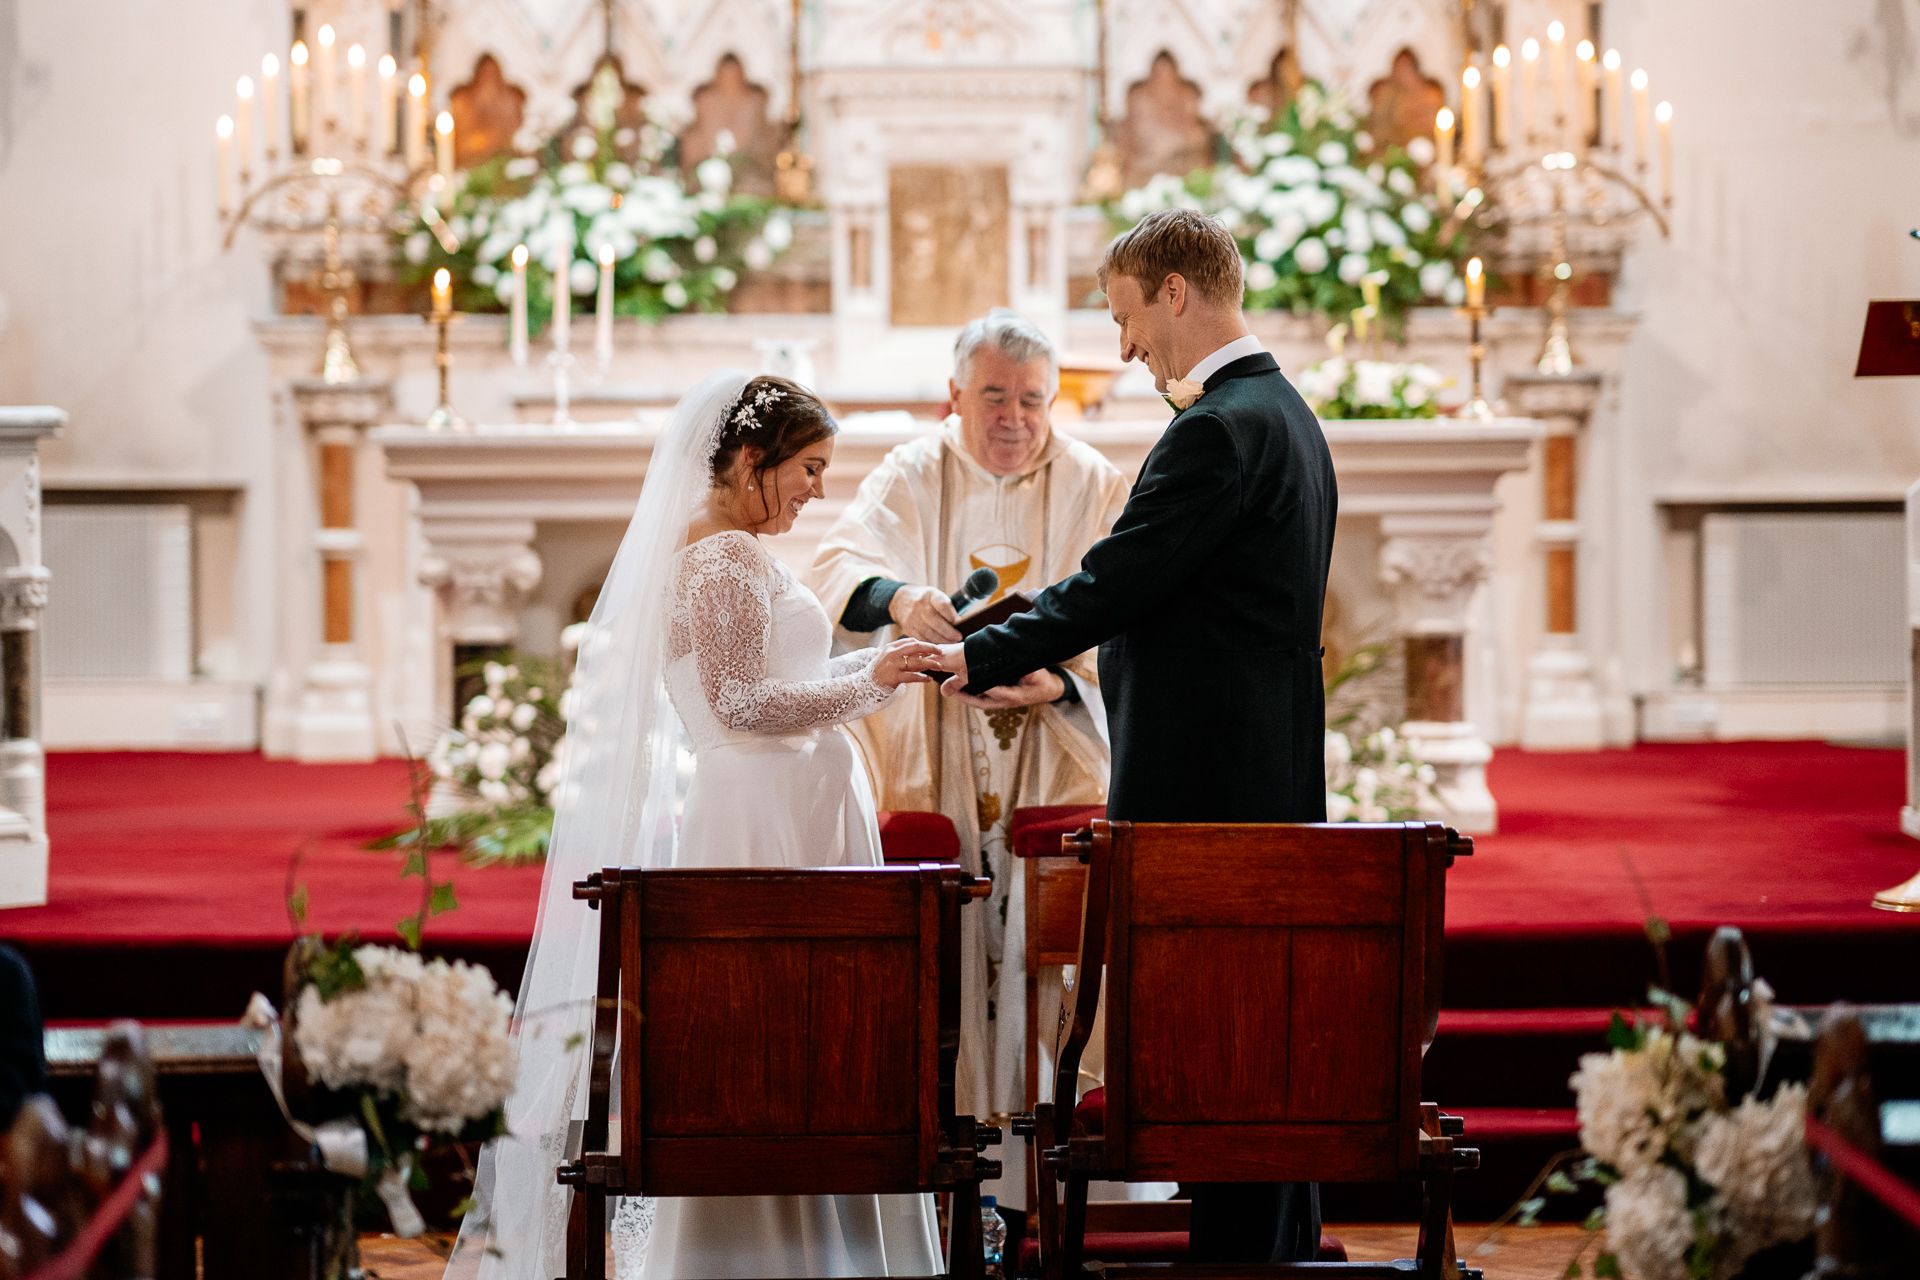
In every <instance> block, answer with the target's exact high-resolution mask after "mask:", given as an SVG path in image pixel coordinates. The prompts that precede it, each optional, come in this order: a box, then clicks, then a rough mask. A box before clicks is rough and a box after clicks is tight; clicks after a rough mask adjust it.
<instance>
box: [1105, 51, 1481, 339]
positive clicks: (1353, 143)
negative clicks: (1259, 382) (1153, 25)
mask: <svg viewBox="0 0 1920 1280" xmlns="http://www.w3.org/2000/svg"><path fill="white" fill-rule="evenodd" d="M1222 132H1223V135H1224V139H1225V142H1226V145H1227V149H1228V151H1229V152H1230V154H1231V157H1232V160H1231V162H1229V163H1222V164H1219V165H1217V166H1215V167H1213V168H1210V169H1199V170H1195V171H1194V172H1193V173H1191V174H1188V175H1187V176H1186V177H1184V178H1179V177H1174V176H1171V175H1167V174H1161V175H1157V176H1155V177H1153V178H1151V179H1149V180H1148V181H1147V183H1146V185H1144V186H1142V187H1137V188H1135V189H1133V190H1131V191H1128V192H1126V193H1124V194H1123V195H1122V196H1121V197H1120V198H1119V199H1118V200H1117V201H1116V202H1115V203H1114V204H1113V205H1111V206H1110V207H1109V215H1110V217H1111V218H1112V220H1113V221H1114V223H1115V225H1116V228H1125V227H1128V226H1131V225H1133V224H1134V223H1136V222H1138V221H1140V219H1141V218H1143V217H1145V216H1146V215H1147V214H1149V213H1151V212H1153V211H1155V210H1156V209H1167V208H1176V207H1182V208H1192V209H1200V210H1204V211H1206V212H1208V213H1211V214H1212V215H1213V216H1214V217H1216V218H1217V219H1219V220H1220V222H1221V223H1222V224H1223V225H1225V226H1226V228H1227V229H1228V230H1230V231H1232V232H1233V234H1234V237H1235V238H1236V239H1237V240H1238V241H1239V242H1240V250H1241V255H1242V257H1243V258H1245V259H1246V263H1247V267H1246V290H1247V292H1246V303H1245V305H1246V307H1247V308H1248V309H1249V310H1290V311H1294V312H1298V313H1307V312H1318V313H1319V314H1321V315H1324V316H1327V317H1329V318H1333V319H1344V318H1346V317H1347V316H1348V315H1350V314H1351V313H1352V312H1354V311H1355V310H1357V309H1359V308H1360V307H1362V306H1363V305H1365V304H1366V302H1367V301H1368V300H1367V299H1366V298H1365V297H1364V296H1363V292H1362V281H1363V280H1365V279H1366V278H1367V277H1369V276H1373V277H1375V278H1376V279H1378V280H1379V282H1380V285H1381V289H1380V297H1379V308H1380V312H1381V315H1382V317H1383V318H1384V319H1385V320H1386V321H1387V323H1388V325H1389V326H1390V327H1392V328H1395V329H1397V328H1398V326H1399V325H1400V323H1401V322H1402V319H1403V317H1404V314H1405V311H1406V309H1407V308H1408V307H1411V306H1415V305H1418V304H1420V303H1421V302H1423V301H1432V302H1445V303H1446V304H1448V305H1450V306H1457V305H1459V304H1460V303H1461V302H1463V301H1464V300H1465V298H1466V285H1465V282H1464V281H1463V280H1462V279H1461V278H1460V275H1459V272H1458V270H1457V269H1456V268H1457V264H1459V263H1463V262H1465V260H1466V258H1467V257H1468V256H1469V255H1468V243H1467V241H1468V237H1467V236H1466V235H1463V234H1460V232H1461V231H1462V229H1463V228H1462V226H1461V224H1459V223H1457V222H1454V221H1451V220H1450V219H1449V217H1448V211H1447V210H1444V209H1443V208H1442V206H1441V203H1440V200H1439V197H1438V196H1437V195H1436V194H1435V193H1434V192H1433V191H1432V190H1431V189H1423V184H1425V183H1426V170H1427V168H1428V166H1430V165H1431V164H1432V163H1433V160H1434V151H1433V144H1432V142H1431V141H1429V140H1428V139H1426V138H1415V139H1413V140H1412V141H1411V142H1409V143H1408V144H1407V146H1406V147H1404V148H1401V147H1387V148H1376V146H1375V143H1374V139H1373V137H1372V136H1371V135H1369V134H1368V133H1366V132H1365V131H1364V130H1362V129H1360V128H1359V127H1358V121H1357V118H1356V116H1355V113H1354V110H1353V107H1352V105H1351V104H1350V103H1349V102H1348V101H1347V100H1346V98H1345V97H1344V96H1342V95H1340V94H1337V93H1329V92H1328V91H1327V90H1326V89H1324V88H1323V87H1322V86H1320V85H1318V84H1316V83H1314V82H1311V81H1309V82H1308V83H1307V84H1305V85H1304V86H1302V88H1301V90H1300V92H1299V94H1298V95H1297V96H1296V97H1295V99H1294V101H1293V102H1292V103H1290V104H1288V106H1287V107H1286V109H1285V110H1284V111H1282V112H1281V113H1280V115H1279V116H1278V117H1277V118H1274V119H1272V120H1268V119H1267V118H1266V117H1264V116H1263V115H1262V114H1261V113H1260V112H1259V111H1258V110H1254V111H1253V112H1252V113H1250V114H1248V115H1245V116H1241V117H1239V118H1237V119H1234V120H1232V121H1229V122H1228V123H1227V124H1226V126H1225V127H1224V128H1223V130H1222Z"/></svg>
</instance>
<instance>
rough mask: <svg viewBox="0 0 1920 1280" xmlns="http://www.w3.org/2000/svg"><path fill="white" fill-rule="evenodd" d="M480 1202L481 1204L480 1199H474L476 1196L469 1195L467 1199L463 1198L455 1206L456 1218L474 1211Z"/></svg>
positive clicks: (454, 1214) (454, 1213)
mask: <svg viewBox="0 0 1920 1280" xmlns="http://www.w3.org/2000/svg"><path fill="white" fill-rule="evenodd" d="M478 1204H479V1201H477V1200H476V1199H474V1197H472V1196H468V1197H467V1198H466V1199H465V1200H462V1201H461V1202H460V1203H459V1204H457V1205H455V1206H453V1211H452V1212H453V1216H454V1217H456V1218H464V1217H466V1216H467V1215H468V1214H469V1213H472V1212H473V1211H474V1208H475V1207H476V1206H477V1205H478Z"/></svg>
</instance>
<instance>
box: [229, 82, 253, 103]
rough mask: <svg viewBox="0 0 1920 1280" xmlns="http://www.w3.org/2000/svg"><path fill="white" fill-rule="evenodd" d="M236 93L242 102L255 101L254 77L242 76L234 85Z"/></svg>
mask: <svg viewBox="0 0 1920 1280" xmlns="http://www.w3.org/2000/svg"><path fill="white" fill-rule="evenodd" d="M233 91H234V93H235V94H236V95H237V96H238V97H239V99H240V101H242V102H251V101H253V77H252V76H241V77H240V83H239V84H237V85H235V86H233Z"/></svg>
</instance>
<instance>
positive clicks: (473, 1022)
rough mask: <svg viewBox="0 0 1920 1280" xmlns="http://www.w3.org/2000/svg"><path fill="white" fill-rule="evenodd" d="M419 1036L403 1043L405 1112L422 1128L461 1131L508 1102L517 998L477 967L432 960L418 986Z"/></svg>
mask: <svg viewBox="0 0 1920 1280" xmlns="http://www.w3.org/2000/svg"><path fill="white" fill-rule="evenodd" d="M416 991H417V997H416V998H417V1005H416V1016H417V1028H418V1029H417V1034H416V1036H415V1038H414V1039H413V1041H412V1043H410V1044H409V1045H408V1046H407V1047H406V1051H405V1055H404V1056H405V1063H406V1076H407V1101H406V1105H405V1107H404V1108H403V1109H402V1112H401V1114H402V1115H403V1116H404V1117H405V1118H406V1119H408V1120H411V1121H413V1123H415V1124H417V1125H419V1126H420V1127H421V1128H422V1129H427V1130H430V1131H435V1132H441V1133H457V1132H459V1131H460V1129H461V1128H462V1127H464V1126H465V1125H466V1124H467V1123H468V1122H469V1121H472V1120H475V1119H478V1118H480V1117H482V1116H485V1115H488V1114H490V1113H491V1112H493V1111H495V1110H497V1109H499V1108H500V1107H501V1106H503V1105H504V1104H505V1103H506V1100H507V1095H508V1094H509V1093H510V1092H512V1090H513V1080H514V1072H515V1066H516V1056H515V1051H514V1044H513V1041H512V1039H511V1037H510V1036H509V1035H508V1029H509V1027H510V1026H511V1024H512V1020H513V1001H512V999H510V998H509V997H508V996H507V995H506V993H505V992H503V991H501V990H500V988H499V987H498V986H496V985H495V984H494V981H493V975H492V974H490V973H488V972H487V971H486V970H485V969H484V968H481V967H479V966H478V965H470V964H467V963H466V962H465V961H461V960H456V961H454V962H453V963H451V964H449V963H447V962H446V961H444V960H435V961H433V962H432V963H430V964H427V965H426V966H424V968H423V970H422V972H421V974H420V977H419V979H418V982H417V986H416Z"/></svg>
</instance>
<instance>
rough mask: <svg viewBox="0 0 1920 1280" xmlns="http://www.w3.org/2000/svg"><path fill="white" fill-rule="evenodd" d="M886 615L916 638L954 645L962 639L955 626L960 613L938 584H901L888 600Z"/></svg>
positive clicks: (931, 642) (932, 642)
mask: <svg viewBox="0 0 1920 1280" xmlns="http://www.w3.org/2000/svg"><path fill="white" fill-rule="evenodd" d="M887 616H889V617H891V618H892V619H893V621H894V624H895V625H896V626H898V627H899V628H900V629H901V630H902V631H904V632H906V633H907V634H908V635H910V636H912V637H913V638H914V639H915V640H925V641H927V642H928V643H930V644H944V645H952V644H954V643H956V642H958V641H959V639H960V633H959V632H958V631H956V630H954V626H953V624H954V623H956V622H958V621H959V620H960V615H959V614H957V613H955V612H954V611H953V601H952V600H951V599H949V598H948V596H947V593H946V592H944V591H942V590H940V589H939V588H938V587H916V586H912V585H908V586H904V587H901V588H900V589H899V590H898V591H895V592H894V593H893V599H891V600H889V601H888V602H887Z"/></svg>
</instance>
